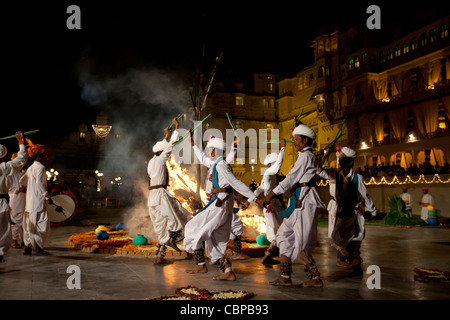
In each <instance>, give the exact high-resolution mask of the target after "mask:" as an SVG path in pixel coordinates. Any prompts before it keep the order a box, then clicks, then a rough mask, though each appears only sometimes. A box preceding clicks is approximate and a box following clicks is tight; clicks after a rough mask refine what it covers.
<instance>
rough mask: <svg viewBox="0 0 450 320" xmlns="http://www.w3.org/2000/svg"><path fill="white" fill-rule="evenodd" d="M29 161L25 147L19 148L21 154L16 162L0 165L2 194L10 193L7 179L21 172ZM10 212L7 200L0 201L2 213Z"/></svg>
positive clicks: (0, 190)
mask: <svg viewBox="0 0 450 320" xmlns="http://www.w3.org/2000/svg"><path fill="white" fill-rule="evenodd" d="M27 159H28V154H27V151H26V149H25V145H24V144H21V145H20V146H19V152H18V155H17V157H16V158H15V159H14V160H11V161H8V162H2V163H0V194H7V193H8V182H7V178H8V176H9V175H11V174H13V173H16V172H19V171H20V169H22V167H23V166H24V164H25V162H26V161H27ZM5 211H9V205H8V202H7V201H6V199H0V212H5Z"/></svg>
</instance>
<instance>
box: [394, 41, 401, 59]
mask: <svg viewBox="0 0 450 320" xmlns="http://www.w3.org/2000/svg"><path fill="white" fill-rule="evenodd" d="M401 55H402V52H401V51H400V45H398V44H396V45H395V47H394V56H395V57H396V58H398V57H400V56H401Z"/></svg>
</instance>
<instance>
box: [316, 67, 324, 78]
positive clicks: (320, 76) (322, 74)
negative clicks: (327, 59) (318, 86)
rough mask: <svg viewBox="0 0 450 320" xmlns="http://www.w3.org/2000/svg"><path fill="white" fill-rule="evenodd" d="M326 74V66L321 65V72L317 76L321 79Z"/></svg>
mask: <svg viewBox="0 0 450 320" xmlns="http://www.w3.org/2000/svg"><path fill="white" fill-rule="evenodd" d="M324 75H325V67H324V66H320V67H319V72H318V73H317V78H318V79H320V78H322V77H323V76H324Z"/></svg>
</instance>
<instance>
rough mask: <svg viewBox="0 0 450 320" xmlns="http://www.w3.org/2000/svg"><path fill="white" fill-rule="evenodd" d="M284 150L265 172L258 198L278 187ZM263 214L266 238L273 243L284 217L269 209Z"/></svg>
mask: <svg viewBox="0 0 450 320" xmlns="http://www.w3.org/2000/svg"><path fill="white" fill-rule="evenodd" d="M284 150H285V148H284V147H283V148H281V149H280V152H279V153H278V158H277V161H276V162H274V163H273V164H272V165H271V166H270V167H268V168H267V169H266V171H265V172H264V175H263V178H262V180H261V185H260V186H259V187H258V188H257V189H256V190H255V192H254V193H255V196H256V197H258V196H259V195H260V194H261V193H263V192H264V196H267V195H268V194H269V193H271V192H272V190H273V189H274V188H275V187H276V186H277V173H278V171H280V168H281V165H282V164H283V160H284ZM263 213H264V218H265V220H266V238H267V240H269V241H270V242H272V241H274V240H275V238H276V234H277V231H278V228H279V227H280V225H281V224H282V223H283V217H282V216H279V215H278V214H277V212H272V211H270V210H268V209H267V208H264V209H263Z"/></svg>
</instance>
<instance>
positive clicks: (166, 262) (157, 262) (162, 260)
mask: <svg viewBox="0 0 450 320" xmlns="http://www.w3.org/2000/svg"><path fill="white" fill-rule="evenodd" d="M172 263H173V261H169V260H166V259H164V258H163V257H160V256H157V257H156V259H155V261H154V262H153V264H172Z"/></svg>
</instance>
